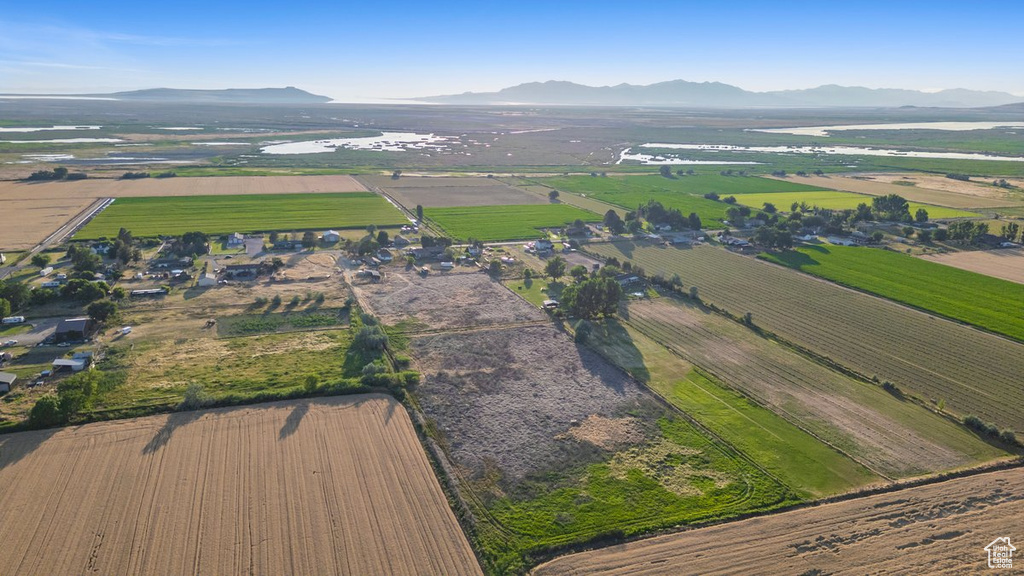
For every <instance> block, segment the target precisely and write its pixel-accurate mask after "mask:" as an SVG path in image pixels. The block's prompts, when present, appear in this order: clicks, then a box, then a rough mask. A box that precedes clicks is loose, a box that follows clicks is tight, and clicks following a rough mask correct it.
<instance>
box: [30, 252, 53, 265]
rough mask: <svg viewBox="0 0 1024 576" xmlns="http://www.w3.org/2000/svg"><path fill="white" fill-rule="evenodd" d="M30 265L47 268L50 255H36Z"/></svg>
mask: <svg viewBox="0 0 1024 576" xmlns="http://www.w3.org/2000/svg"><path fill="white" fill-rule="evenodd" d="M32 265H33V266H37V267H39V268H46V267H47V266H49V265H50V255H49V254H36V255H35V256H33V257H32Z"/></svg>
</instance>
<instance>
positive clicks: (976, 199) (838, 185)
mask: <svg viewBox="0 0 1024 576" xmlns="http://www.w3.org/2000/svg"><path fill="white" fill-rule="evenodd" d="M776 179H778V178H776ZM785 180H786V181H792V182H799V183H801V184H809V185H811V186H821V187H822V188H831V189H833V190H843V191H846V192H858V193H860V194H870V195H872V196H882V195H885V194H899V195H900V196H903V197H904V198H906V199H907V200H910V201H912V202H925V203H928V204H936V205H938V206H949V207H950V208H995V207H999V206H1014V205H1018V204H1020V203H1021V202H1020V200H1019V199H1015V198H1011V197H1010V196H1009V195H1007V193H1006V192H1005V191H1004V190H1002V189H1001V188H996V187H995V186H985V185H983V184H976V183H971V182H961V181H959V180H953V179H951V178H946V177H945V176H936V175H931V174H909V173H897V174H882V173H872V174H857V175H856V177H851V176H838V175H832V176H806V177H805V176H792V177H789V178H785ZM894 182H905V183H913V184H914V185H913V186H908V185H906V184H904V185H900V184H894Z"/></svg>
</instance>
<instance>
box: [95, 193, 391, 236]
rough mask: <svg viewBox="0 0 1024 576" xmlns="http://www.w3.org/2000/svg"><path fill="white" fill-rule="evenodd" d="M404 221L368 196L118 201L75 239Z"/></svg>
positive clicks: (179, 197) (216, 197)
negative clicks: (128, 232) (122, 232)
mask: <svg viewBox="0 0 1024 576" xmlns="http://www.w3.org/2000/svg"><path fill="white" fill-rule="evenodd" d="M405 222H406V220H405V218H404V217H403V216H402V213H401V212H399V211H398V210H397V209H396V208H395V207H393V206H392V205H391V204H389V203H388V202H387V201H386V200H384V199H383V198H381V197H380V196H377V195H376V194H372V193H369V192H348V193H338V194H258V195H232V196H159V197H151V198H118V199H117V200H115V201H114V203H113V204H111V205H110V206H109V207H108V208H107V209H106V210H104V211H103V212H101V213H100V214H98V215H97V216H96V217H95V218H93V219H92V221H90V222H89V223H88V224H86V226H85V227H84V228H82V230H81V231H80V232H79V233H78V234H77V235H76V238H78V239H93V238H101V237H107V238H110V237H114V236H117V232H118V230H119V229H120V228H122V227H124V228H128V229H129V230H131V231H132V233H133V234H134V235H135V236H159V235H178V234H183V233H185V232H192V231H200V232H206V233H207V234H213V235H217V234H229V233H231V232H261V231H274V230H277V231H290V230H324V229H328V228H364V227H366V226H368V225H370V224H375V225H377V226H398V225H401V224H403V223H405Z"/></svg>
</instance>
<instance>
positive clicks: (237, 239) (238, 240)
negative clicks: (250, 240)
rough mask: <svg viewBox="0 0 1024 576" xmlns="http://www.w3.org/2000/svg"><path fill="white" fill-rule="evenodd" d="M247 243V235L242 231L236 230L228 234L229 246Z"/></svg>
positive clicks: (233, 246)
mask: <svg viewBox="0 0 1024 576" xmlns="http://www.w3.org/2000/svg"><path fill="white" fill-rule="evenodd" d="M243 244H245V235H244V234H242V233H240V232H235V233H233V234H231V235H230V236H228V248H237V247H239V246H241V245H243Z"/></svg>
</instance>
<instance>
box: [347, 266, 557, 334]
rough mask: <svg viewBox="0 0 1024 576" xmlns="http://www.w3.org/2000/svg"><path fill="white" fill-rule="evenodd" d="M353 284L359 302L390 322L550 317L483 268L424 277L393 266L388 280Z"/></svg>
mask: <svg viewBox="0 0 1024 576" xmlns="http://www.w3.org/2000/svg"><path fill="white" fill-rule="evenodd" d="M352 288H353V290H354V291H355V293H356V297H357V298H359V304H360V305H361V306H363V307H364V308H365V309H366V310H367V311H368V312H370V313H371V314H374V315H375V316H377V317H379V318H380V319H381V321H383V322H384V323H385V324H396V323H398V322H403V321H404V322H406V323H411V324H419V325H422V327H424V328H428V329H431V330H440V329H444V328H455V327H467V326H493V325H496V324H509V323H525V322H539V321H542V320H544V318H545V315H544V314H543V313H541V311H540V310H538V309H537V308H534V307H533V306H531V305H529V304H527V303H526V302H525V301H524V300H522V299H521V298H519V297H518V296H516V295H515V294H513V293H512V292H511V291H509V290H507V289H506V288H505V287H504V286H502V285H501V283H500V282H497V281H494V280H492V279H491V277H490V276H487V275H486V274H482V273H480V272H446V273H440V274H438V273H435V274H431V275H429V276H427V277H426V278H424V277H422V276H420V275H418V274H416V273H415V272H412V271H402V270H398V269H390V270H389V271H388V272H387V273H386V274H385V276H384V281H383V282H381V283H378V284H369V283H360V282H354V283H353V284H352ZM408 328H413V329H415V328H416V327H415V326H408Z"/></svg>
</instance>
